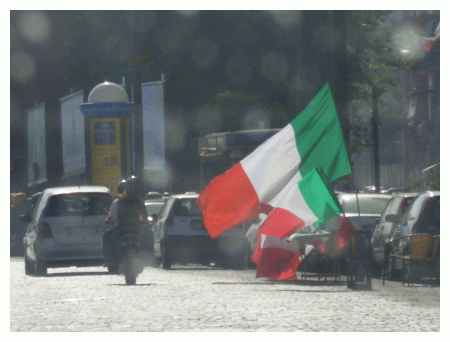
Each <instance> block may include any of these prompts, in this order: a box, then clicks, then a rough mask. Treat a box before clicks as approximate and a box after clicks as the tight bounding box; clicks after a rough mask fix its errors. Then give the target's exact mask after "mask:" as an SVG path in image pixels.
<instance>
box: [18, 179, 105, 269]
mask: <svg viewBox="0 0 450 342" xmlns="http://www.w3.org/2000/svg"><path fill="white" fill-rule="evenodd" d="M111 202H112V196H111V193H110V191H109V189H108V188H106V187H103V186H68V187H57V188H48V189H46V190H44V191H43V192H42V194H40V195H39V198H38V199H36V204H35V206H34V208H33V211H32V212H31V215H27V216H26V217H25V218H24V219H25V220H26V221H28V225H27V229H26V232H25V236H24V238H23V243H24V253H25V255H24V259H25V273H26V274H29V275H45V274H46V273H47V268H49V267H58V266H59V267H61V266H89V265H102V264H103V262H104V259H103V251H102V237H103V233H104V231H105V229H106V224H105V222H104V220H105V217H106V214H107V212H108V209H109V207H110V205H111Z"/></svg>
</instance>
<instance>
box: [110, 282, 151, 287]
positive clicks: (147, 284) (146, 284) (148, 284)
mask: <svg viewBox="0 0 450 342" xmlns="http://www.w3.org/2000/svg"><path fill="white" fill-rule="evenodd" d="M155 285H158V284H156V283H141V284H140V283H137V284H136V285H127V284H108V286H130V287H136V286H155Z"/></svg>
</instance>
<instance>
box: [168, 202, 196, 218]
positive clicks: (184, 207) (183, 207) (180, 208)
mask: <svg viewBox="0 0 450 342" xmlns="http://www.w3.org/2000/svg"><path fill="white" fill-rule="evenodd" d="M173 212H174V215H175V216H201V212H200V208H199V207H198V206H197V199H196V198H180V199H178V200H177V201H176V202H175V204H174V207H173Z"/></svg>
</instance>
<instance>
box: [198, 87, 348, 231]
mask: <svg viewBox="0 0 450 342" xmlns="http://www.w3.org/2000/svg"><path fill="white" fill-rule="evenodd" d="M313 169H319V170H321V172H322V173H323V175H324V176H325V177H326V178H327V179H328V180H329V181H334V180H336V179H338V178H340V177H342V176H345V175H348V174H350V173H351V168H350V163H349V161H348V156H347V151H346V148H345V143H344V139H343V137H342V130H341V127H340V124H339V120H338V117H337V113H336V107H335V104H334V101H333V97H332V94H331V90H330V87H329V86H328V84H326V85H325V86H323V87H322V88H321V89H320V91H319V92H318V93H317V94H316V96H315V97H314V98H313V99H312V100H311V102H310V103H309V104H308V106H307V107H306V108H305V109H304V110H303V111H302V112H301V113H300V114H298V115H297V116H296V117H295V118H294V120H292V121H291V122H290V123H289V124H288V125H287V126H285V127H284V128H283V129H282V130H280V131H279V132H278V133H277V134H275V135H274V136H272V137H271V138H269V139H268V140H266V141H265V142H264V143H263V144H261V145H260V146H258V147H257V148H256V149H255V150H254V151H253V152H252V153H251V154H249V155H248V156H247V157H245V158H244V159H243V160H241V161H240V162H239V163H237V164H235V165H234V166H232V167H231V168H230V169H229V170H227V171H225V172H224V173H223V174H221V175H219V176H217V177H215V178H214V179H213V180H212V181H211V182H210V183H209V184H208V185H207V186H206V188H205V189H204V190H203V191H202V192H201V193H200V196H199V200H198V203H199V207H200V209H201V210H202V214H203V221H204V225H205V227H206V229H207V230H208V233H209V235H210V236H211V237H213V238H216V237H218V236H220V235H221V234H222V233H223V232H224V231H225V230H227V229H231V228H233V227H234V226H235V225H237V224H240V223H242V222H245V221H247V220H249V219H251V218H253V217H255V216H256V215H257V214H258V213H259V212H260V211H262V208H263V207H266V206H268V205H270V206H271V207H277V206H278V205H279V203H280V201H282V200H283V199H282V198H283V197H284V196H285V195H286V192H290V191H294V190H293V189H295V188H298V186H297V185H298V183H299V182H300V181H301V180H302V179H303V178H304V177H305V176H306V175H307V174H308V172H310V171H312V170H313ZM296 201H297V202H292V203H291V207H292V208H294V207H297V206H298V205H301V204H302V203H303V202H304V199H302V198H301V197H298V198H297V199H296ZM292 208H291V209H292ZM305 215H306V216H302V220H303V221H304V222H309V221H311V220H312V219H313V216H310V215H312V214H311V213H309V214H305Z"/></svg>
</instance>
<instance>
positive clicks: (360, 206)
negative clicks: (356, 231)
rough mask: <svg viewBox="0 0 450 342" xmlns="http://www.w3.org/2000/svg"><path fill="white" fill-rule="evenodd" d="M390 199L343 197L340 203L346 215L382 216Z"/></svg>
mask: <svg viewBox="0 0 450 342" xmlns="http://www.w3.org/2000/svg"><path fill="white" fill-rule="evenodd" d="M389 200H390V198H389V197H386V198H382V197H359V196H358V199H357V198H356V196H343V197H341V198H340V199H339V203H340V204H341V206H342V209H343V210H344V212H345V213H361V214H375V215H381V213H382V212H383V210H384V208H386V205H387V204H388V202H389Z"/></svg>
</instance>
